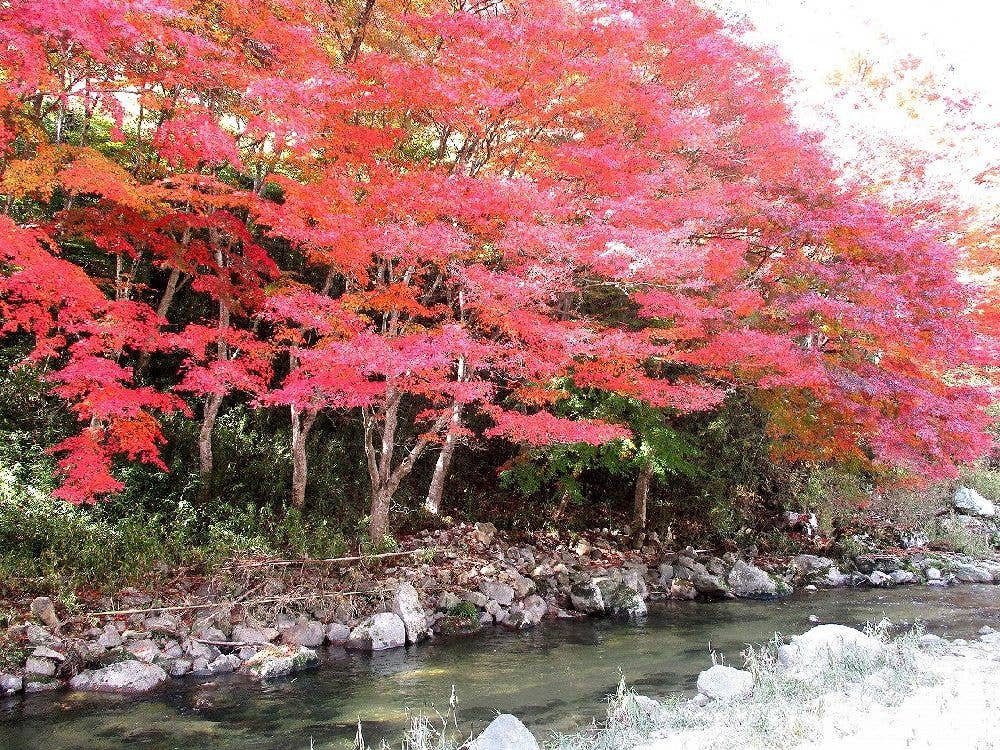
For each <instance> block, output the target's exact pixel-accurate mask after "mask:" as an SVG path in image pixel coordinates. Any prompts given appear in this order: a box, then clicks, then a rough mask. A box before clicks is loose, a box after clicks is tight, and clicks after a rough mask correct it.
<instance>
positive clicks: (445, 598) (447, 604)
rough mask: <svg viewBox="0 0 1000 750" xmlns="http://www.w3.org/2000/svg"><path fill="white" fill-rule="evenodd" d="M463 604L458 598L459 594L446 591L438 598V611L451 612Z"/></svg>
mask: <svg viewBox="0 0 1000 750" xmlns="http://www.w3.org/2000/svg"><path fill="white" fill-rule="evenodd" d="M461 603H462V600H461V599H459V598H458V595H457V594H454V593H453V592H451V591H445V592H443V593H442V594H441V596H439V597H438V601H437V609H438V611H439V612H451V611H452V610H453V609H455V607H457V606H458V605H459V604H461Z"/></svg>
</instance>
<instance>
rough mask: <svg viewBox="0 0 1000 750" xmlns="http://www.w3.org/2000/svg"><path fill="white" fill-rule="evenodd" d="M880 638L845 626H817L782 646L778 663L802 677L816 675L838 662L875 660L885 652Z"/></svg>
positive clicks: (868, 661) (867, 661) (870, 661)
mask: <svg viewBox="0 0 1000 750" xmlns="http://www.w3.org/2000/svg"><path fill="white" fill-rule="evenodd" d="M884 649H885V646H884V644H883V643H882V641H880V640H879V639H878V638H874V637H872V636H870V635H867V634H865V633H862V632H861V631H859V630H855V629H854V628H848V627H846V626H844V625H833V624H828V625H817V626H816V627H814V628H811V629H809V630H807V631H806V632H805V633H803V634H802V635H797V636H794V637H793V638H792V640H791V642H790V643H789V644H788V645H785V646H781V647H780V648H779V649H778V662H779V663H780V664H781V665H782V666H784V667H786V668H787V669H788V670H790V671H791V672H794V673H795V674H797V675H799V676H809V675H815V674H818V673H819V672H822V671H823V670H824V669H827V668H829V667H831V666H834V665H836V664H837V663H838V662H840V661H843V660H845V659H851V660H852V661H853V662H854V663H859V662H860V663H869V664H871V663H873V662H875V660H876V659H878V658H879V657H880V656H881V655H882V654H883V652H884Z"/></svg>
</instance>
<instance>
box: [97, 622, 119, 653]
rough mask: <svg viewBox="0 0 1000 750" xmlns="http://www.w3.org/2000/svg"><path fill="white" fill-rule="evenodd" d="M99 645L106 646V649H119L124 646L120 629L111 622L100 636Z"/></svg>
mask: <svg viewBox="0 0 1000 750" xmlns="http://www.w3.org/2000/svg"><path fill="white" fill-rule="evenodd" d="M97 643H98V644H99V645H101V646H104V648H118V647H119V646H121V645H122V634H121V633H119V632H118V628H116V627H115V626H114V625H113V624H112V623H110V622H109V623H108V624H107V625H105V626H104V630H102V631H101V634H100V635H99V636H98V638H97Z"/></svg>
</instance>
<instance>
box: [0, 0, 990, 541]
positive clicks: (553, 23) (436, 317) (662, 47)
mask: <svg viewBox="0 0 1000 750" xmlns="http://www.w3.org/2000/svg"><path fill="white" fill-rule="evenodd" d="M0 39H2V45H0V69H2V79H0V149H2V154H0V197H2V200H3V204H2V206H3V215H2V216H0V333H2V334H3V336H4V339H3V345H4V347H5V348H4V349H3V352H4V362H5V364H6V365H7V366H8V367H9V368H10V373H9V375H8V379H7V381H6V383H5V386H4V388H5V392H7V394H8V399H7V401H8V403H7V405H6V406H4V407H3V408H4V410H5V412H6V413H5V414H4V417H3V421H4V425H5V429H12V428H11V425H14V426H21V427H23V428H25V429H28V430H29V431H30V432H31V434H32V439H33V440H34V441H35V442H36V443H38V445H39V446H40V447H41V448H44V449H45V450H46V451H47V452H48V455H51V456H52V457H54V461H55V465H54V469H55V472H56V475H57V479H58V486H57V487H56V488H55V489H54V494H55V495H56V496H57V497H60V498H62V499H65V500H67V501H70V502H72V503H78V504H79V503H93V502H97V501H100V500H102V498H105V497H108V496H122V495H123V494H124V495H125V496H127V495H128V493H129V492H130V491H134V490H135V486H137V485H142V484H143V483H145V485H146V486H147V488H148V490H149V491H150V492H157V491H160V490H161V489H162V488H163V487H164V485H163V481H164V480H163V478H162V477H163V475H162V474H161V472H168V473H169V474H168V476H169V475H175V476H176V475H177V474H178V473H180V474H182V475H190V476H193V477H194V478H195V479H194V484H195V485H197V493H198V494H199V496H201V497H202V498H205V497H209V496H212V495H219V494H223V493H224V492H225V489H224V488H225V487H226V486H227V485H231V484H234V483H238V482H240V481H242V480H241V478H240V476H239V474H240V473H242V472H247V471H250V472H253V471H258V472H259V476H261V477H267V478H268V479H267V480H266V481H271V482H274V481H277V480H278V478H281V482H282V483H283V484H282V486H281V487H280V488H279V489H278V492H279V494H280V495H281V496H282V497H283V498H285V499H287V502H288V504H289V505H290V506H291V507H293V508H297V509H302V508H304V507H306V506H307V504H310V503H312V502H313V498H314V497H315V494H314V490H313V486H314V485H312V484H310V476H311V475H310V470H311V469H314V468H315V466H316V462H323V463H324V464H326V465H331V464H333V465H341V466H350V467H354V468H356V469H357V472H358V475H359V476H360V477H362V478H363V484H364V486H363V487H362V486H361V484H359V485H357V487H358V491H363V492H364V494H365V495H367V502H368V503H370V505H369V507H368V508H367V509H366V512H365V513H364V516H365V517H366V523H367V524H368V531H369V533H370V536H371V537H372V539H373V540H376V541H379V540H381V539H382V538H383V537H385V536H386V534H388V533H389V531H390V529H391V526H392V524H393V518H392V512H393V509H394V508H396V507H397V506H398V503H399V499H398V495H399V492H400V488H401V487H402V486H404V485H407V486H408V484H412V482H413V478H414V476H417V475H419V477H420V482H421V483H422V486H421V487H420V488H419V489H417V490H414V491H412V492H411V494H413V496H414V497H417V500H418V503H419V504H421V505H424V506H425V507H426V509H427V510H428V511H429V512H430V513H435V514H440V513H441V512H442V507H443V500H444V498H445V493H446V488H447V487H448V478H449V475H450V474H451V473H452V472H454V471H461V468H460V467H459V466H458V463H459V462H460V459H461V458H462V457H463V453H462V451H461V450H460V448H462V447H469V446H472V447H475V448H476V451H477V453H476V455H475V456H474V457H472V458H470V459H469V460H470V461H472V462H473V466H474V468H473V469H472V470H470V471H469V475H472V474H481V475H483V476H486V477H488V478H490V480H491V481H493V482H494V483H495V481H496V476H497V473H498V472H503V473H504V475H505V476H507V477H514V479H515V480H516V479H517V476H518V472H520V471H523V469H524V467H525V466H526V465H528V464H530V465H531V466H532V467H533V470H534V475H533V476H534V479H530V478H529V479H526V480H525V482H527V485H528V486H529V488H530V487H531V486H534V487H535V489H540V488H541V487H543V486H548V485H545V482H546V479H545V472H546V471H549V472H550V474H551V473H552V472H555V473H559V481H558V482H557V483H556V485H557V486H558V488H559V490H558V492H560V493H562V495H561V497H563V498H564V499H565V498H568V497H570V496H571V495H572V493H573V491H575V489H576V485H574V482H575V481H576V480H578V479H579V478H580V476H581V472H583V471H585V470H587V469H588V467H598V470H600V471H603V472H605V473H606V474H607V475H608V476H611V477H614V478H615V479H614V481H616V482H618V483H621V484H627V485H628V486H629V487H634V497H635V507H636V512H637V518H639V520H640V522H643V521H644V520H645V512H646V510H645V509H646V502H647V498H648V495H649V493H650V486H651V484H652V483H654V482H655V481H656V480H657V479H661V480H662V479H663V478H664V477H666V476H669V475H671V474H675V473H684V472H686V471H688V470H689V469H690V467H691V466H692V465H697V463H698V462H699V461H706V460H708V461H715V460H719V457H718V456H715V457H708V458H706V455H705V445H707V444H710V443H711V442H712V441H713V440H716V437H714V435H717V434H718V427H717V426H718V424H719V420H720V419H721V420H723V421H724V422H725V420H727V419H729V420H732V419H735V417H733V415H734V414H739V415H741V416H740V417H739V419H741V420H743V421H742V422H732V421H730V422H729V428H728V429H729V431H730V434H736V435H737V436H738V437H739V435H738V434H739V433H740V432H741V431H743V430H749V429H750V428H749V427H747V425H750V424H752V425H754V428H753V429H754V430H758V429H759V435H760V437H761V440H762V441H763V443H764V445H763V448H761V447H760V446H759V445H756V444H754V445H753V446H750V445H749V441H747V445H742V444H740V443H739V441H738V440H735V439H734V440H729V442H728V443H727V445H730V446H731V445H734V444H735V445H737V449H738V450H739V451H742V453H741V455H742V456H744V457H745V456H747V455H750V452H751V451H755V452H754V453H753V460H754V461H758V462H759V461H760V458H759V455H758V452H759V451H762V452H763V453H764V454H766V460H767V461H769V462H773V464H774V465H780V466H794V465H800V464H803V463H808V464H811V465H822V466H846V467H850V468H851V471H854V472H856V473H863V474H864V475H865V476H867V477H873V478H894V479H898V478H900V477H911V478H913V477H919V478H935V477H950V476H954V475H955V474H956V472H957V471H958V468H959V467H960V466H962V465H964V464H968V463H970V462H973V461H975V460H977V459H979V458H981V457H983V456H984V455H987V454H988V453H989V452H990V450H991V449H992V445H993V441H992V438H991V436H990V433H989V428H990V425H991V419H990V417H989V416H988V414H987V407H988V406H989V404H990V403H991V402H992V400H993V397H992V393H993V392H992V383H991V380H990V376H991V365H992V364H993V363H994V362H996V352H995V348H994V347H995V340H994V338H993V335H994V333H995V315H994V314H993V312H992V311H993V310H995V306H994V305H992V304H991V303H990V289H988V288H985V287H984V286H983V285H982V284H978V283H975V282H974V280H973V278H980V277H978V276H977V277H970V275H969V274H968V273H965V272H963V268H964V267H966V266H968V264H969V263H970V262H972V263H976V262H979V263H982V262H983V261H982V257H983V255H982V253H983V250H982V245H983V234H982V230H981V228H980V227H976V226H974V225H973V223H972V222H971V220H970V217H969V215H968V214H967V213H963V212H961V211H958V210H955V209H954V208H951V207H950V206H951V204H950V203H948V202H947V201H944V200H936V199H934V197H933V196H931V197H927V196H921V198H920V199H919V200H917V199H914V200H909V201H906V200H894V201H891V202H890V201H888V200H887V199H885V198H884V197H882V196H881V195H880V193H879V192H878V191H877V190H876V186H875V185H874V183H873V181H872V180H871V179H869V178H867V177H866V175H865V174H864V173H856V172H852V173H850V174H848V173H845V172H844V171H843V170H841V169H838V167H837V166H836V162H835V161H834V160H833V159H831V157H830V156H829V155H828V154H827V153H826V152H825V151H824V149H823V147H822V145H821V139H820V137H819V136H818V135H817V134H814V133H809V132H804V131H803V130H802V129H801V127H799V126H798V125H797V124H796V122H795V120H794V118H793V117H792V114H791V112H790V110H789V106H788V104H787V103H786V101H785V98H784V87H785V84H786V71H785V69H784V67H783V65H782V63H781V62H780V60H778V59H777V58H776V57H775V55H774V53H773V52H772V51H769V50H764V49H759V48H756V47H753V46H750V45H748V44H747V43H745V42H744V41H742V40H741V38H740V36H739V35H738V34H737V33H736V32H735V30H734V29H732V28H729V27H727V25H726V24H725V23H724V22H723V21H722V20H720V19H719V18H718V17H717V16H715V15H714V14H713V13H712V12H710V11H708V10H706V9H704V8H701V7H699V6H698V5H697V4H695V3H692V2H688V1H687V0H644V1H643V2H629V1H627V0H612V1H610V2H606V1H603V0H602V1H601V2H579V1H578V0H532V1H531V2H522V1H521V0H502V1H501V0H496V1H493V0H483V2H474V3H467V2H464V0H463V1H462V2H446V1H444V0H427V1H426V2H418V3H400V2H393V1H391V0H269V1H268V2H249V1H248V0H211V1H209V2H206V1H204V0H73V1H70V0H50V1H48V2H37V1H35V0H12V1H11V2H9V3H6V4H4V6H3V7H2V8H0ZM972 246H975V248H977V252H978V254H977V253H975V252H974V253H970V252H969V248H970V247H972ZM977 258H978V260H977ZM970 259H971V260H970ZM227 414H228V415H239V418H240V419H244V420H249V421H251V422H253V429H254V430H256V431H257V432H256V433H255V434H257V435H258V436H259V435H263V436H265V437H266V440H264V444H265V450H271V449H273V451H280V453H281V455H282V456H286V457H287V463H288V465H289V466H290V467H291V471H290V473H291V476H290V477H287V483H284V482H285V481H286V478H285V475H284V474H283V473H282V472H280V471H279V472H272V470H271V469H270V468H268V467H269V466H270V464H268V463H267V462H266V460H265V461H264V468H263V469H261V468H260V467H258V468H257V469H248V468H247V467H246V466H243V465H240V464H239V462H237V463H236V464H234V463H233V462H229V461H227V462H226V464H225V465H224V466H222V467H220V466H219V465H217V461H216V458H217V454H218V453H219V451H220V450H224V447H223V446H220V442H225V441H229V442H232V441H236V440H237V439H238V438H237V437H234V434H235V433H234V428H233V427H232V425H229V426H228V427H227V428H226V430H225V433H224V435H220V424H222V423H224V422H225V420H226V417H227ZM43 415H44V418H43ZM43 422H44V424H43ZM734 424H735V425H736V427H733V425H734ZM713 425H715V427H712V426H713ZM740 425H742V426H740ZM712 429H715V430H716V432H715V433H713V432H711V430H712ZM235 432H239V430H238V429H237V430H236V431H235ZM246 434H249V433H246ZM756 434H757V433H756V432H755V433H754V435H756ZM743 437H746V435H743ZM727 439H728V438H727ZM696 444H697V445H696ZM698 445H700V446H701V447H700V449H699V447H698ZM279 446H280V447H279ZM469 455H471V454H469ZM466 457H469V456H468V455H467V456H466ZM723 460H725V461H731V460H732V457H731V455H730V456H726V457H725V458H724V459H723ZM755 465H757V466H759V465H760V464H759V463H758V464H755ZM142 466H145V467H148V469H143V468H142ZM352 470H353V469H352ZM156 477H160V478H156ZM266 481H265V483H266ZM463 481H465V480H463ZM532 481H534V482H535V485H531V482H532ZM130 483H131V484H130ZM522 484H523V483H522ZM185 491H186V490H185ZM630 491H631V490H630ZM640 509H641V515H640V514H639V511H640ZM343 512H345V513H346V512H348V511H346V510H345V511H343ZM352 512H353V511H352Z"/></svg>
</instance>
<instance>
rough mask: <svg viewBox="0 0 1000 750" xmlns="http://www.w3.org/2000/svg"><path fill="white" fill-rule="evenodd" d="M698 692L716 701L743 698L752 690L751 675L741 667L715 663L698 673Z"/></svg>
mask: <svg viewBox="0 0 1000 750" xmlns="http://www.w3.org/2000/svg"><path fill="white" fill-rule="evenodd" d="M698 692H700V693H702V694H704V695H707V696H708V697H709V698H712V699H714V700H718V701H730V700H737V699H739V698H745V697H746V696H748V695H750V693H752V692H753V675H752V674H750V673H749V672H747V671H746V670H743V669H736V668H734V667H727V666H726V665H725V664H715V665H713V666H712V667H710V668H708V669H706V670H705V671H704V672H702V673H701V674H699V675H698Z"/></svg>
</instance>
